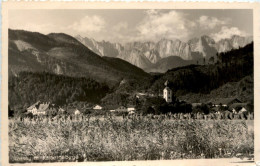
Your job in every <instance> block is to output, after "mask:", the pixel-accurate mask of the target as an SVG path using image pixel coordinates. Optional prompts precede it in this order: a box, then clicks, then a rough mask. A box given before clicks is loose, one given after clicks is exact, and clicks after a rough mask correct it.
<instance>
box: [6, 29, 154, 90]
mask: <svg viewBox="0 0 260 166" xmlns="http://www.w3.org/2000/svg"><path fill="white" fill-rule="evenodd" d="M8 58H9V74H10V75H17V74H18V73H19V72H22V71H31V72H42V71H46V72H50V73H55V74H62V75H67V76H73V77H89V78H93V79H95V80H97V81H101V82H104V81H105V82H107V83H108V84H110V85H114V84H115V83H117V82H120V81H121V80H122V79H127V78H131V79H132V78H137V79H140V78H143V77H149V74H147V73H145V72H144V71H143V70H141V69H139V68H137V67H136V66H134V65H131V64H129V63H124V64H125V65H126V66H127V69H128V70H125V69H122V67H120V65H119V63H115V61H118V59H114V60H112V59H107V58H103V57H100V56H98V55H97V54H95V53H94V52H92V51H91V50H90V49H88V48H87V47H86V46H84V45H83V44H82V43H80V42H79V41H78V40H76V39H75V38H73V37H71V36H69V35H66V34H63V33H55V34H54V33H52V34H49V35H43V34H40V33H36V32H28V31H22V30H9V47H8Z"/></svg>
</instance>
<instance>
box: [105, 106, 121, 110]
mask: <svg viewBox="0 0 260 166" xmlns="http://www.w3.org/2000/svg"><path fill="white" fill-rule="evenodd" d="M118 107H119V106H118V105H108V106H106V107H105V108H106V109H107V110H114V109H117V108H118Z"/></svg>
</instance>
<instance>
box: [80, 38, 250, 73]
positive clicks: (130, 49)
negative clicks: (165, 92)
mask: <svg viewBox="0 0 260 166" xmlns="http://www.w3.org/2000/svg"><path fill="white" fill-rule="evenodd" d="M75 38H76V39H77V40H78V41H80V42H81V43H82V44H84V45H85V46H86V47H88V48H89V49H91V50H92V51H93V52H95V53H96V54H98V55H100V56H108V57H118V58H121V59H123V60H126V61H128V62H130V63H131V64H133V65H135V66H137V67H139V68H142V69H144V70H145V71H147V72H166V71H167V70H169V69H171V68H176V67H180V66H184V65H189V64H196V63H198V62H201V63H202V62H203V59H204V58H205V60H206V61H207V60H208V59H209V58H210V57H214V58H215V56H216V54H217V53H221V52H227V51H230V50H232V49H237V48H239V47H244V46H245V45H247V44H249V43H251V42H252V41H253V37H252V36H250V37H243V36H238V35H234V36H232V37H231V38H230V39H222V40H220V41H218V42H215V41H214V39H212V38H211V37H209V36H206V35H204V36H201V37H198V38H193V39H190V40H189V41H188V42H183V41H181V40H178V39H174V40H170V39H165V38H163V39H161V40H159V41H158V42H151V41H148V42H129V43H126V44H119V43H111V42H107V41H101V42H98V41H96V40H94V39H90V38H87V37H84V38H83V37H81V36H79V35H78V36H76V37H75ZM169 57H174V58H169ZM165 58H166V59H165ZM215 59H216V58H215Z"/></svg>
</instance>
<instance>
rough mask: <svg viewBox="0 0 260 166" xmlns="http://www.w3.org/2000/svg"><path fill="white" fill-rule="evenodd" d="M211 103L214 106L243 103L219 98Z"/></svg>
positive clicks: (234, 99) (233, 99)
mask: <svg viewBox="0 0 260 166" xmlns="http://www.w3.org/2000/svg"><path fill="white" fill-rule="evenodd" d="M211 102H212V103H214V104H227V105H228V104H231V103H232V102H235V103H241V101H240V100H238V99H237V98H218V99H215V100H213V101H211Z"/></svg>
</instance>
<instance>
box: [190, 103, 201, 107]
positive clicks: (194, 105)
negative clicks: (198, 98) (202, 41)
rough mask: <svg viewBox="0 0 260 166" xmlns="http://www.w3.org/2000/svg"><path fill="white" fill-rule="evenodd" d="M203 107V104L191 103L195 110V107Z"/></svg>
mask: <svg viewBox="0 0 260 166" xmlns="http://www.w3.org/2000/svg"><path fill="white" fill-rule="evenodd" d="M201 105H202V103H191V106H192V107H193V108H195V107H197V106H201Z"/></svg>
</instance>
